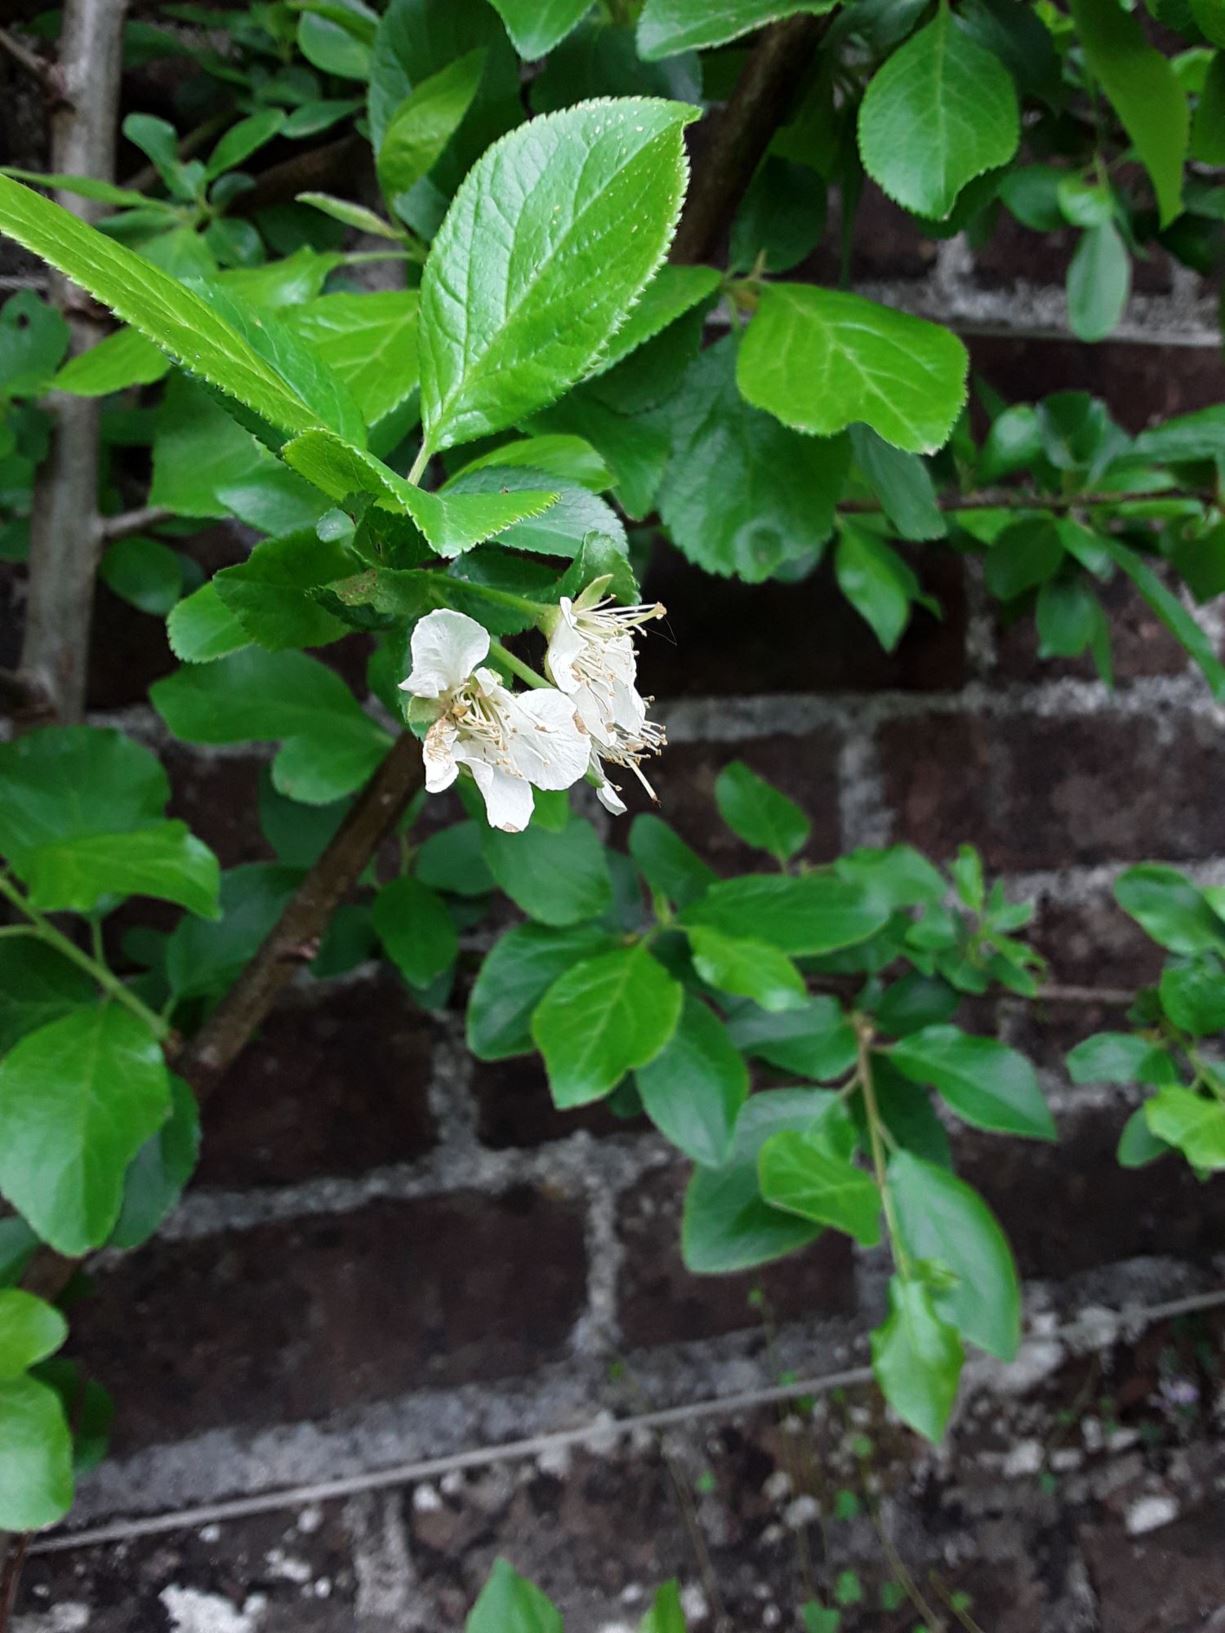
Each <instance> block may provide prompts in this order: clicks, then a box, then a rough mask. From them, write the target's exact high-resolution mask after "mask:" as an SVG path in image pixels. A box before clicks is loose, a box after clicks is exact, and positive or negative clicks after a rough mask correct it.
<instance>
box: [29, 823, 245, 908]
mask: <svg viewBox="0 0 1225 1633" xmlns="http://www.w3.org/2000/svg"><path fill="white" fill-rule="evenodd" d="M24 876H25V878H26V881H27V882H28V884H29V887H30V901H31V904H32V905H33V906H34V907H36V908H38V909H39V911H40V912H44V913H57V912H73V913H89V912H92V911H93V909H94V908H96V907H97V906H99V904H100V903H102V902H103V901H104V899H105V898H106V897H107V896H152V897H155V898H156V899H157V900H158V901H163V902H177V903H178V904H179V906H180V907H186V908H187V909H188V911H189V912H192V913H198V914H199V915H200V917H201V918H206V919H215V918H217V917H218V916H219V912H220V909H219V907H218V905H217V892H218V889H219V887H220V883H221V870H220V867H219V866H218V863H217V858H216V857H215V856H214V855H213V853H212V851H211V850H209V848H208V846H207V845H206V844H205V843H204V841H203V840H201V839H197V838H196V836H195V835H194V834H193V833H192V832H191V831H190V829H189V828H188V827H187V824H186V823H184V822H159V823H157V824H156V825H155V826H153V827H149V828H140V829H138V830H137V831H136V832H135V833H114V834H83V835H79V836H77V837H75V838H72V839H62V840H58V841H56V842H54V843H52V844H49V845H40V846H38V847H37V849H35V850H32V851H30V852H29V853H28V854H27V855H26V857H25V862H24Z"/></svg>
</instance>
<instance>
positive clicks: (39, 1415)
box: [0, 1378, 72, 1532]
mask: <svg viewBox="0 0 1225 1633" xmlns="http://www.w3.org/2000/svg"><path fill="white" fill-rule="evenodd" d="M71 1507H72V1435H71V1434H70V1432H69V1429H68V1424H67V1423H66V1422H65V1420H64V1412H63V1408H62V1407H61V1406H60V1403H59V1398H58V1396H57V1395H56V1393H55V1391H54V1390H53V1389H48V1388H47V1386H46V1384H42V1383H39V1382H37V1381H36V1380H35V1379H34V1378H14V1379H13V1380H12V1381H11V1382H9V1383H2V1384H0V1527H2V1528H3V1529H4V1530H6V1531H18V1532H20V1531H34V1530H39V1529H41V1528H42V1527H43V1526H46V1525H54V1524H55V1522H56V1520H59V1519H62V1518H63V1517H64V1515H65V1514H66V1513H67V1512H68V1510H69V1509H70V1508H71Z"/></svg>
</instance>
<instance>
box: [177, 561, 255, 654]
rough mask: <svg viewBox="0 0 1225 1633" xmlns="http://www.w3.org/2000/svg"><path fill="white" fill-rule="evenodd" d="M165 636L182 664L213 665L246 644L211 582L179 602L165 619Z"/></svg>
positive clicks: (245, 639) (241, 632) (234, 618)
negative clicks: (218, 659)
mask: <svg viewBox="0 0 1225 1633" xmlns="http://www.w3.org/2000/svg"><path fill="white" fill-rule="evenodd" d="M166 634H167V637H168V638H169V641H170V650H171V651H172V652H173V653H174V655H175V657H176V658H178V659H179V660H180V661H181V662H182V663H213V662H214V661H215V660H216V659H217V658H224V657H226V656H227V655H228V654H229V653H231V652H238V651H240V650H241V648H242V647H244V646H247V645H248V644H249V637H248V635H247V632H246V630H245V629H244V628H243V627H242V625H241V624H240V623H239V622H238V619H237V618H236V617H235V616H234V614H233V613H232V612H231V611H230V609H229V608H228V607H227V606H226V604H225V602H224V601H223V600H222V599H221V597H220V595H219V594H218V593H217V587H216V585H215V584H213V583H212V581H211V580H210V581H209V582H208V583H207V584H202V585H201V586H200V588H199V589H198V590H195V591H193V592H192V594H191V595H189V596H187V597H185V598H184V600H182V601H180V602H179V604H178V606H176V607H175V608H174V610H173V611H172V612H171V614H170V617H169V618H168V619H167V620H166Z"/></svg>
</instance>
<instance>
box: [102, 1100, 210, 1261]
mask: <svg viewBox="0 0 1225 1633" xmlns="http://www.w3.org/2000/svg"><path fill="white" fill-rule="evenodd" d="M199 1155H200V1113H199V1110H198V1108H197V1106H196V1097H195V1095H194V1094H193V1093H192V1092H191V1090H190V1089H189V1088H188V1086H187V1084H186V1083H184V1081H183V1079H182V1078H181V1077H177V1076H176V1075H175V1074H174V1073H173V1072H172V1073H171V1074H170V1116H169V1117H168V1118H167V1119H166V1121H165V1122H164V1123H163V1124H162V1126H161V1128H159V1129H158V1131H157V1133H156V1134H153V1135H152V1136H150V1138H149V1139H148V1140H146V1141H145V1143H144V1145H143V1146H141V1148H140V1150H139V1151H138V1152H137V1153H136V1155H135V1157H134V1158H133V1159H132V1163H131V1166H130V1167H129V1168H128V1171H127V1174H126V1176H125V1177H124V1182H123V1206H122V1207H121V1208H120V1211H119V1219H118V1221H117V1223H116V1225H115V1228H114V1230H113V1231H112V1232H111V1235H110V1241H109V1246H111V1247H122V1248H132V1247H139V1246H140V1245H141V1243H142V1242H146V1241H148V1239H149V1237H150V1236H152V1235H153V1233H154V1232H155V1231H156V1230H157V1228H158V1226H159V1225H160V1224H161V1223H162V1220H163V1219H165V1217H166V1215H167V1214H168V1213H169V1212H170V1211H171V1209H172V1208H173V1207H174V1206H175V1204H176V1203H177V1202H178V1200H179V1197H180V1196H181V1195H182V1192H183V1187H184V1186H185V1185H186V1184H187V1181H188V1180H189V1179H190V1178H191V1176H192V1174H193V1173H194V1172H195V1167H196V1162H197V1160H198V1158H199Z"/></svg>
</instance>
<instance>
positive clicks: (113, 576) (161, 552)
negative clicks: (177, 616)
mask: <svg viewBox="0 0 1225 1633" xmlns="http://www.w3.org/2000/svg"><path fill="white" fill-rule="evenodd" d="M98 577H99V578H100V579H102V581H103V582H104V583H105V584H108V585H109V586H110V588H111V589H112V590H114V592H115V594H116V595H118V596H122V598H123V599H124V600H125V601H127V602H129V603H130V604H131V605H132V606H134V607H138V608H139V609H140V611H141V612H149V613H153V614H154V615H155V616H157V617H161V618H164V617H165V616H166V614H167V613H168V612H169V611H170V610H171V609H172V608H173V606H174V605H175V603H176V602H177V601H178V599H179V596H180V595H181V594H182V590H183V558H182V556H180V555H179V553H178V551H177V550H172V549H171V548H170V546H169V545H168V544H162V543H161V542H160V540H158V539H142V538H140V537H138V536H134V537H132V538H128V539H116V541H115V543H114V544H112V545H111V546H110V548H109V549H108V550H107V552H106V554H105V555H104V556H103V558H102V561H101V563H100V565H99V567H98Z"/></svg>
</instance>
